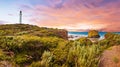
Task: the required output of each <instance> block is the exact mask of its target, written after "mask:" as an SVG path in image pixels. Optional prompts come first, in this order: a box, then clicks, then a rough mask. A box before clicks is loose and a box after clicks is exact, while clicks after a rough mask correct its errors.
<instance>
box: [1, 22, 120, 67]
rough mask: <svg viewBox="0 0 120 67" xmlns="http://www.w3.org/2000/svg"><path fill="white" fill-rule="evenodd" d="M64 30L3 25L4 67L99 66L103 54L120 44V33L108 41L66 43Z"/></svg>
mask: <svg viewBox="0 0 120 67" xmlns="http://www.w3.org/2000/svg"><path fill="white" fill-rule="evenodd" d="M61 31H62V33H60V32H61ZM63 31H65V30H59V29H50V28H39V27H37V26H33V25H23V24H21V25H20V24H15V25H1V26H0V67H98V65H99V61H100V57H101V53H102V52H103V51H104V50H106V49H107V48H109V47H111V46H114V45H119V44H120V35H118V34H113V33H107V34H106V35H105V39H103V40H100V41H98V42H95V43H92V41H90V40H89V39H88V38H79V39H77V40H74V41H73V40H66V38H64V36H65V35H66V33H65V32H63ZM63 33H64V34H63Z"/></svg>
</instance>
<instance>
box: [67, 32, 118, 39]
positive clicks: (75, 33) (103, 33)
mask: <svg viewBox="0 0 120 67" xmlns="http://www.w3.org/2000/svg"><path fill="white" fill-rule="evenodd" d="M113 33H117V34H120V32H113ZM105 34H106V32H99V35H100V39H103V38H104V35H105ZM68 36H73V37H76V38H75V39H77V38H80V37H87V36H88V32H68Z"/></svg>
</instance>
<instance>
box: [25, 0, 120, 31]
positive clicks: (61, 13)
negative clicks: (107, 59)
mask: <svg viewBox="0 0 120 67" xmlns="http://www.w3.org/2000/svg"><path fill="white" fill-rule="evenodd" d="M46 1H47V2H48V3H49V5H50V6H45V5H34V6H33V9H29V8H28V9H27V10H26V12H30V13H31V15H32V16H31V17H30V21H31V22H34V23H35V24H37V25H39V26H47V27H57V28H66V29H71V28H72V29H80V30H83V29H86V30H87V29H91V28H93V29H97V30H102V31H120V30H119V28H120V19H119V17H120V8H119V6H120V2H115V3H113V2H110V3H106V4H105V5H104V6H102V5H100V4H102V2H103V1H104V0H64V1H63V0H46ZM58 5H59V6H58ZM111 27H112V28H111Z"/></svg>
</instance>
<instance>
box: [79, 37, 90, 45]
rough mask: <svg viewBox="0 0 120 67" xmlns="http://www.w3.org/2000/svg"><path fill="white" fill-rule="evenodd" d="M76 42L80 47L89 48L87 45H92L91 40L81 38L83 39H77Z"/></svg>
mask: <svg viewBox="0 0 120 67" xmlns="http://www.w3.org/2000/svg"><path fill="white" fill-rule="evenodd" d="M77 41H78V42H79V43H80V45H85V46H89V45H92V42H91V40H89V39H87V38H85V37H83V38H79V39H77Z"/></svg>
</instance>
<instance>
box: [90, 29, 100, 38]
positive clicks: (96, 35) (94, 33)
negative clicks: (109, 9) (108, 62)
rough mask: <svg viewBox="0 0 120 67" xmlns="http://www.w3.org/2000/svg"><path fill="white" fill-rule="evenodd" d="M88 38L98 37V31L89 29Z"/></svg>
mask: <svg viewBox="0 0 120 67" xmlns="http://www.w3.org/2000/svg"><path fill="white" fill-rule="evenodd" d="M88 38H100V35H99V32H98V31H97V30H90V31H89V32H88Z"/></svg>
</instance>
